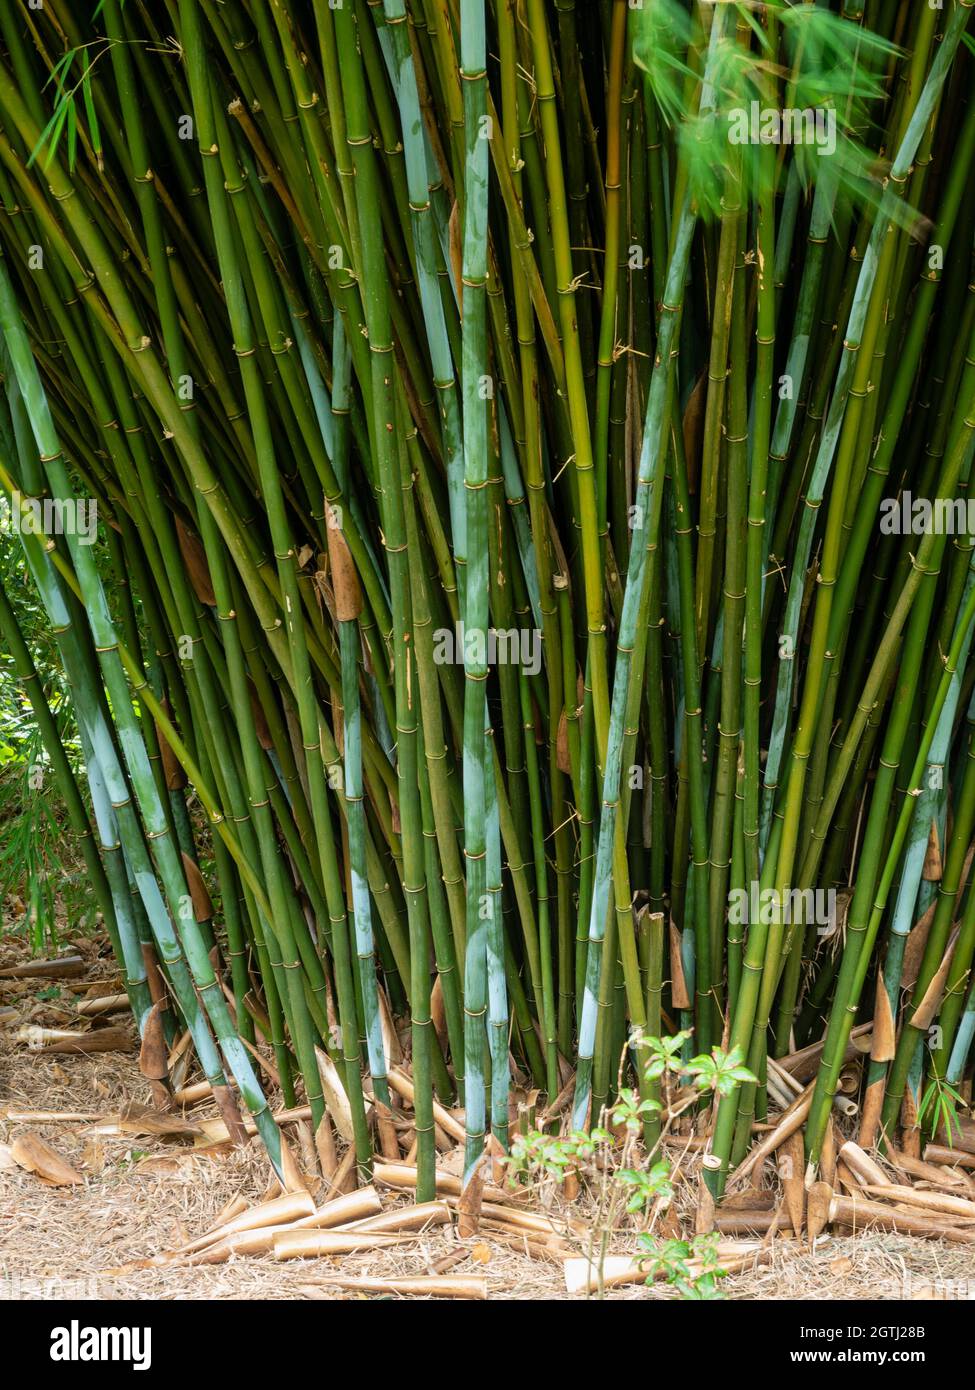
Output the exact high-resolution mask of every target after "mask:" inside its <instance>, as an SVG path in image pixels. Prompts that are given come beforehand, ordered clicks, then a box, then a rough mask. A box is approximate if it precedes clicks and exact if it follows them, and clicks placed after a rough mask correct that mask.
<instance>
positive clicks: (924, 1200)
mask: <svg viewBox="0 0 975 1390" xmlns="http://www.w3.org/2000/svg"><path fill="white" fill-rule="evenodd" d="M863 1190H864V1192H865V1193H866V1194H867V1196H868V1197H877V1198H883V1200H884V1201H885V1202H897V1203H903V1204H904V1206H905V1207H914V1208H917V1209H920V1210H925V1211H932V1212H941V1213H943V1214H944V1215H945V1216H957V1217H964V1218H966V1219H968V1220H972V1219H975V1201H972V1202H970V1201H966V1200H965V1198H964V1197H953V1196H952V1195H951V1194H950V1193H947V1192H925V1191H923V1190H922V1189H921V1188H918V1187H903V1186H901V1185H900V1184H899V1183H888V1184H886V1185H885V1186H882V1187H875V1186H873V1185H872V1184H870V1183H865V1184H864V1187H863Z"/></svg>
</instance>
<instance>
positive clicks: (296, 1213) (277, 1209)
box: [174, 1192, 315, 1255]
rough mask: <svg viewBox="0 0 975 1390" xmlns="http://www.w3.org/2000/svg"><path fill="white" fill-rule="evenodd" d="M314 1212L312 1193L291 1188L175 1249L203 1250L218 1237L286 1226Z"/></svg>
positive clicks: (183, 1250)
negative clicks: (290, 1190) (266, 1227)
mask: <svg viewBox="0 0 975 1390" xmlns="http://www.w3.org/2000/svg"><path fill="white" fill-rule="evenodd" d="M313 1215H315V1203H314V1201H313V1200H312V1198H311V1196H310V1195H309V1193H307V1192H303V1193H301V1192H288V1193H286V1194H285V1195H284V1196H282V1197H275V1198H274V1199H273V1200H272V1201H270V1202H261V1203H260V1204H259V1205H258V1206H256V1207H249V1208H248V1209H247V1211H243V1212H241V1213H240V1215H239V1216H235V1217H233V1218H232V1219H231V1220H230V1221H228V1222H227V1223H226V1224H225V1225H224V1226H220V1227H218V1228H217V1229H216V1230H213V1231H209V1232H207V1234H206V1235H203V1236H200V1237H199V1238H198V1239H196V1240H191V1241H190V1242H189V1243H188V1244H187V1245H183V1246H181V1247H180V1249H179V1250H178V1251H175V1252H174V1253H175V1254H177V1255H191V1254H193V1252H194V1251H196V1250H202V1249H203V1247H204V1246H205V1245H211V1244H212V1243H213V1242H214V1241H216V1240H222V1239H224V1238H225V1237H226V1236H232V1235H234V1234H236V1233H238V1232H241V1231H250V1230H257V1229H258V1228H262V1227H265V1226H275V1225H277V1226H284V1225H287V1224H289V1223H290V1222H292V1221H295V1220H298V1219H299V1218H301V1217H307V1216H313Z"/></svg>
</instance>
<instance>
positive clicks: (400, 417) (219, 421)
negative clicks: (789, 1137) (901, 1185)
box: [0, 0, 975, 1200]
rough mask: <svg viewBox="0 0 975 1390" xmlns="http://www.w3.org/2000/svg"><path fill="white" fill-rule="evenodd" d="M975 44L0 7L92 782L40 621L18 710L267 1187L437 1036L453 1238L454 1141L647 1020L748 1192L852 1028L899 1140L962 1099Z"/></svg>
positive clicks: (942, 16) (926, 14) (663, 5)
mask: <svg viewBox="0 0 975 1390" xmlns="http://www.w3.org/2000/svg"><path fill="white" fill-rule="evenodd" d="M970 10H971V6H970V5H969V4H965V3H962V2H961V0H944V3H943V4H937V5H929V4H927V3H920V0H842V4H840V3H838V0H832V3H824V4H817V3H810V2H809V0H806V2H804V3H795V4H788V3H784V2H783V0H770V3H767V4H762V3H741V4H738V3H703V2H701V3H699V2H698V0H694V2H693V3H684V0H642V3H634V2H633V0H554V3H547V2H546V0H229V3H218V0H157V3H153V4H148V3H143V0H124V3H123V0H102V3H101V4H98V5H97V6H96V5H95V3H94V0H92V2H91V4H90V5H84V4H78V3H75V0H43V3H37V4H35V3H34V0H29V3H28V2H27V0H16V3H13V0H11V3H8V4H5V5H3V6H2V7H0V247H2V260H0V329H2V364H0V366H2V378H3V387H4V389H3V392H2V394H0V402H2V404H0V482H2V484H3V491H4V495H5V497H6V499H7V503H8V509H7V514H6V515H7V520H6V524H5V527H4V530H3V533H2V537H0V544H3V545H4V546H18V547H21V548H22V567H21V568H22V574H23V583H24V584H30V585H32V586H35V587H36V591H37V593H38V594H39V596H40V599H41V601H42V603H43V606H44V610H45V613H46V615H47V618H48V620H49V624H50V627H51V630H52V631H53V633H54V635H55V637H56V641H57V647H58V652H59V657H60V661H61V663H62V665H63V669H64V672H65V675H66V678H67V681H68V683H69V685H70V689H71V693H72V704H73V710H74V714H75V717H76V721H77V727H78V737H79V738H80V741H81V746H82V749H83V752H84V775H83V776H82V775H81V774H80V773H78V771H77V769H74V770H73V767H72V764H71V763H69V761H68V759H67V757H66V756H65V754H64V751H63V749H62V748H61V745H60V743H59V741H58V725H57V724H56V722H55V720H54V719H53V718H52V716H51V712H50V710H49V709H48V706H47V704H46V702H45V693H44V690H43V687H42V683H41V682H40V681H39V680H38V679H37V673H36V670H35V667H34V662H33V657H32V653H31V650H30V643H29V641H27V640H26V639H25V636H24V634H23V633H22V632H21V629H20V626H19V625H18V618H17V611H18V601H17V592H16V589H17V586H16V585H13V586H9V587H10V592H7V593H3V592H2V591H0V647H2V650H3V651H4V652H5V653H6V654H7V657H6V665H5V667H4V669H5V671H8V672H13V673H15V674H16V677H17V678H18V679H19V680H21V681H22V682H23V683H24V690H25V692H26V693H27V695H28V697H29V699H30V700H31V702H32V704H33V707H34V709H35V712H36V717H37V720H38V722H39V727H40V729H41V732H42V734H43V736H44V738H45V741H46V744H47V758H48V767H49V772H50V775H51V777H52V778H53V779H56V782H57V787H58V790H59V792H60V794H61V796H62V799H63V802H64V805H65V815H66V824H68V825H69V827H70V830H71V831H72V833H73V834H74V835H75V836H76V837H77V842H78V846H79V853H81V854H83V855H84V858H85V863H86V866H87V870H88V874H89V877H90V882H91V887H92V891H93V893H94V895H95V896H96V898H97V902H98V905H99V908H100V910H101V913H102V915H103V918H104V921H105V924H106V927H107V929H108V931H109V933H110V935H111V938H112V942H113V945H114V948H115V951H116V953H117V955H118V959H119V961H120V963H121V965H122V968H123V970H124V974H125V979H126V987H127V991H128V994H129V997H130V999H131V1003H132V1009H133V1013H134V1015H135V1019H136V1021H137V1023H138V1025H139V1029H140V1032H141V1033H142V1034H143V1035H144V1036H145V1035H147V1034H154V1032H158V1030H160V1029H161V1030H162V1032H163V1035H164V1037H165V1039H166V1040H167V1042H169V1043H170V1044H174V1043H175V1042H176V1040H177V1039H180V1038H181V1037H182V1036H183V1035H184V1033H186V1032H188V1034H189V1037H190V1039H191V1041H192V1047H193V1050H194V1052H195V1056H196V1060H197V1063H198V1066H199V1068H200V1070H201V1073H202V1075H203V1076H204V1077H205V1079H206V1080H207V1081H208V1082H209V1083H210V1085H211V1086H212V1088H213V1092H214V1095H215V1096H216V1097H217V1098H218V1100H219V1103H220V1104H221V1107H222V1109H223V1113H224V1114H225V1115H226V1116H227V1117H228V1122H229V1123H231V1124H232V1125H234V1124H236V1123H237V1121H236V1119H235V1116H236V1115H237V1106H238V1103H242V1104H243V1105H244V1106H245V1107H246V1108H247V1109H248V1110H249V1111H250V1113H251V1114H252V1116H253V1118H254V1120H255V1123H256V1125H257V1127H258V1129H259V1131H260V1133H261V1134H262V1136H263V1138H264V1140H265V1143H266V1144H267V1147H268V1150H269V1152H270V1155H271V1158H272V1161H273V1162H274V1163H275V1164H276V1165H278V1166H280V1164H281V1162H282V1158H281V1138H280V1133H279V1130H278V1128H277V1126H276V1124H275V1123H274V1121H273V1119H272V1117H271V1111H270V1108H269V1102H268V1096H269V1095H270V1093H271V1091H272V1090H273V1091H274V1092H275V1095H276V1096H277V1097H278V1098H280V1099H281V1100H283V1103H284V1104H285V1105H295V1104H296V1103H298V1102H302V1103H304V1104H306V1105H308V1106H310V1110H311V1116H312V1122H313V1125H315V1126H316V1127H317V1126H319V1125H321V1124H325V1125H328V1124H329V1123H330V1122H329V1119H328V1118H327V1113H326V1112H327V1109H328V1093H329V1086H330V1085H331V1084H332V1083H331V1082H330V1081H329V1080H328V1077H329V1076H335V1075H338V1077H339V1078H340V1082H341V1085H342V1086H343V1087H344V1090H345V1093H346V1097H347V1104H348V1109H349V1112H350V1114H351V1125H352V1130H351V1134H350V1135H349V1136H348V1137H349V1138H350V1141H351V1143H352V1144H353V1145H354V1149H355V1154H356V1159H357V1161H358V1163H359V1165H360V1167H361V1168H363V1169H365V1168H367V1167H368V1165H369V1163H370V1159H371V1154H372V1152H373V1150H374V1148H377V1149H379V1148H382V1146H383V1145H384V1144H386V1143H387V1142H388V1135H384V1132H383V1123H384V1122H383V1116H384V1115H386V1116H388V1114H389V1111H388V1107H389V1106H390V1104H391V1103H392V1102H391V1092H390V1078H389V1074H388V1065H389V1047H390V1039H391V1034H392V1030H393V1029H394V1027H396V1026H399V1028H400V1032H401V1034H402V1033H403V1032H404V1027H407V1026H408V1040H407V1046H406V1052H407V1056H408V1068H409V1076H410V1102H411V1106H412V1121H413V1124H414V1127H415V1151H416V1160H417V1164H418V1168H419V1174H420V1178H419V1194H420V1200H424V1198H425V1197H427V1196H430V1195H432V1192H433V1175H434V1162H435V1140H436V1131H435V1123H434V1113H435V1103H436V1102H439V1103H440V1104H441V1105H443V1106H448V1107H450V1106H454V1107H462V1108H463V1111H464V1125H465V1131H466V1162H467V1165H468V1168H469V1169H472V1167H473V1165H474V1164H475V1163H476V1162H477V1161H478V1159H479V1157H480V1155H481V1153H482V1151H483V1147H484V1144H485V1141H486V1137H487V1136H488V1135H489V1134H493V1136H494V1137H495V1139H496V1140H497V1141H498V1142H499V1143H500V1145H501V1146H502V1147H504V1146H506V1144H507V1142H508V1131H509V1125H510V1124H512V1123H515V1122H517V1118H518V1115H519V1100H520V1099H522V1098H523V1097H524V1096H525V1095H528V1094H530V1093H531V1092H533V1091H534V1092H538V1093H539V1094H540V1095H542V1096H543V1097H544V1098H545V1100H546V1102H547V1105H548V1107H549V1111H550V1114H552V1115H555V1116H558V1115H559V1114H561V1115H562V1118H563V1122H564V1123H567V1124H571V1125H573V1126H574V1127H577V1128H578V1127H585V1126H587V1125H588V1124H589V1123H592V1122H595V1119H596V1118H597V1117H598V1115H599V1113H600V1111H601V1108H602V1107H603V1106H604V1105H605V1104H606V1103H607V1100H608V1099H609V1098H611V1097H612V1095H613V1094H614V1093H615V1090H616V1088H617V1087H618V1085H619V1084H620V1083H621V1081H622V1082H623V1084H639V1086H640V1088H641V1090H642V1091H643V1093H644V1094H645V1095H646V1096H648V1097H650V1098H652V1096H653V1086H654V1083H653V1081H652V1080H647V1078H646V1077H645V1075H643V1072H642V1069H641V1068H640V1067H639V1066H638V1053H637V1051H636V1049H635V1048H633V1047H630V1046H628V1043H629V1042H630V1040H631V1039H632V1037H633V1035H634V1034H635V1033H637V1034H638V1033H648V1034H652V1035H661V1034H664V1033H675V1032H677V1031H678V1029H680V1028H687V1029H692V1030H693V1033H692V1038H691V1041H690V1042H689V1043H688V1047H689V1048H692V1049H693V1050H694V1051H695V1052H697V1053H700V1052H707V1051H709V1050H710V1049H712V1048H714V1047H716V1046H720V1047H722V1048H724V1049H725V1050H726V1051H730V1050H731V1049H732V1048H738V1049H740V1053H741V1056H742V1058H743V1059H744V1060H745V1061H746V1062H747V1065H748V1067H749V1068H750V1070H751V1071H752V1072H753V1073H754V1076H756V1077H757V1078H758V1083H757V1084H755V1083H754V1082H745V1083H743V1084H740V1085H739V1086H737V1087H736V1089H735V1091H734V1093H733V1094H731V1095H729V1096H727V1097H725V1098H723V1099H721V1100H720V1101H719V1102H718V1103H717V1106H716V1110H715V1112H714V1114H713V1115H712V1116H710V1117H709V1118H708V1121H707V1123H708V1133H709V1135H710V1138H709V1149H710V1154H711V1157H710V1159H709V1160H708V1161H709V1163H710V1165H711V1166H710V1167H709V1169H708V1172H709V1175H710V1181H711V1182H713V1184H714V1189H715V1192H720V1190H721V1187H722V1185H723V1182H724V1177H725V1174H726V1173H727V1171H728V1168H729V1165H730V1164H734V1163H737V1162H738V1161H739V1160H740V1159H741V1157H742V1155H743V1154H744V1153H745V1151H746V1149H747V1147H748V1145H749V1143H750V1137H751V1133H752V1123H753V1121H756V1120H762V1119H763V1118H764V1117H765V1115H766V1114H767V1108H768V1106H769V1103H770V1098H769V1093H768V1089H767V1086H766V1076H767V1059H768V1058H770V1057H771V1058H777V1057H781V1056H783V1055H785V1054H787V1053H789V1052H790V1050H793V1049H795V1048H800V1047H803V1046H806V1045H809V1044H813V1043H817V1042H819V1041H821V1040H824V1046H823V1054H822V1061H821V1065H820V1068H819V1072H818V1077H817V1081H816V1086H815V1092H814V1095H813V1099H812V1104H811V1107H810V1109H809V1114H808V1119H807V1121H806V1127H805V1142H806V1155H807V1160H808V1161H809V1162H810V1163H811V1164H815V1163H816V1161H817V1159H818V1157H819V1153H820V1149H821V1146H822V1143H823V1140H824V1135H825V1134H826V1130H827V1124H828V1121H829V1119H830V1112H831V1107H832V1104H833V1101H834V1095H835V1092H836V1089H837V1085H838V1083H839V1079H840V1072H841V1068H842V1066H843V1064H844V1061H845V1060H846V1059H847V1057H848V1055H849V1049H850V1047H851V1031H852V1030H853V1028H854V1027H855V1026H856V1025H859V1024H868V1023H870V1024H872V1030H871V1031H870V1034H869V1036H870V1039H871V1043H870V1057H869V1061H868V1063H867V1064H866V1067H865V1074H866V1079H865V1085H864V1089H863V1093H862V1096H861V1111H860V1135H859V1137H860V1141H861V1143H867V1144H868V1145H869V1144H872V1143H875V1142H877V1141H878V1140H882V1139H883V1138H884V1137H890V1136H892V1135H893V1134H894V1132H895V1131H896V1130H897V1129H898V1127H899V1126H901V1125H905V1126H906V1127H907V1128H908V1129H911V1128H912V1127H914V1126H916V1124H917V1120H918V1111H919V1109H922V1110H923V1108H924V1103H925V1097H926V1096H928V1095H929V1093H930V1091H931V1088H932V1087H934V1090H935V1093H936V1094H938V1095H943V1094H951V1093H953V1091H957V1092H958V1093H959V1094H961V1095H965V1094H967V1091H966V1090H965V1088H966V1085H967V1084H968V1077H969V1075H970V1069H971V1052H972V1040H973V1035H975V990H973V988H972V987H971V984H970V978H971V965H972V957H973V953H975V892H972V891H967V892H966V886H967V882H968V878H969V870H970V862H971V853H970V848H971V845H972V843H973V840H975V741H973V740H975V662H970V661H969V657H970V654H971V652H970V647H971V640H972V623H973V618H975V552H973V541H972V537H971V534H970V533H969V530H968V527H967V524H964V523H963V524H961V525H959V526H958V527H956V528H946V527H944V526H942V527H937V526H933V525H932V526H927V527H923V526H922V527H912V526H911V525H901V524H894V522H896V521H897V519H898V518H901V519H903V518H904V517H908V518H910V517H913V516H914V515H915V510H914V507H915V503H912V502H911V500H910V499H912V498H913V499H922V501H923V500H925V499H926V500H927V504H928V508H929V512H933V513H934V514H936V515H941V516H942V517H944V516H946V515H947V516H955V515H956V513H957V509H958V507H959V506H961V511H962V513H964V514H965V515H967V511H966V507H967V499H968V497H969V495H970V489H971V488H972V487H973V486H975V480H973V479H972V476H971V475H972V469H971V465H972V457H973V443H972V439H973V431H975V286H973V283H972V269H973V263H972V250H973V244H975V180H973V179H972V178H971V175H970V171H971V168H972V159H973V152H975V103H973V102H972V100H971V96H970V93H971V89H972V79H973V55H972V51H971V50H972V45H971V40H970V38H969V36H968V34H967V33H966V28H967V27H968V26H969V16H970ZM814 110H815V111H816V112H818V115H819V117H824V120H823V121H822V123H821V125H817V126H816V127H815V133H816V135H817V139H818V137H819V136H820V135H821V136H822V137H823V138H822V140H821V141H818V143H811V142H810V140H809V139H808V138H807V139H806V141H805V143H803V142H802V141H801V140H799V139H792V140H791V141H790V140H787V139H783V138H779V139H776V138H774V137H772V138H768V139H762V138H760V137H758V136H756V135H755V133H754V131H752V132H751V133H750V135H749V136H748V138H746V139H744V140H741V139H738V140H736V139H732V138H731V137H730V135H729V131H730V130H731V128H732V120H733V119H738V117H739V116H746V117H747V118H748V119H751V118H752V115H751V113H753V112H759V113H761V112H768V111H771V112H773V113H779V112H781V113H788V112H796V111H798V112H799V113H800V115H801V114H802V113H803V112H807V113H809V114H812V112H813V111H814ZM781 129H784V126H781V127H780V130H781ZM810 129H811V127H810V126H809V125H808V124H807V125H806V131H807V137H808V134H809V131H810ZM793 134H795V129H794V130H793ZM79 499H93V500H94V501H95V502H96V503H97V512H98V519H99V527H98V543H97V545H94V546H89V545H86V544H85V543H84V542H85V539H86V538H85V537H83V536H81V535H79V534H78V533H77V531H76V530H75V531H73V530H72V528H71V527H70V526H68V525H62V526H58V527H52V528H44V527H42V526H38V525H33V524H31V519H32V518H34V519H35V520H36V517H37V515H38V508H40V507H41V506H42V504H43V503H45V502H48V503H51V502H54V503H57V504H59V506H61V504H63V507H62V509H61V510H59V511H58V512H57V513H56V514H57V515H58V516H59V517H61V518H62V519H63V517H64V516H65V515H68V513H67V512H66V511H65V510H64V509H66V508H67V507H68V506H69V505H70V504H71V503H72V502H77V501H78V500H79ZM922 510H923V509H922ZM885 518H886V522H885ZM887 522H889V523H890V524H887ZM201 864H202V865H203V866H204V868H203V869H201ZM740 900H747V901H748V902H749V903H752V904H754V903H755V902H758V903H759V904H765V903H766V902H768V903H770V904H771V906H770V909H769V910H765V909H764V907H763V906H760V907H759V910H757V911H755V910H751V911H749V912H747V913H741V912H739V911H736V910H735V908H734V904H735V903H736V902H739V901H740ZM824 902H828V903H830V904H832V906H831V907H830V908H829V910H828V911H826V912H821V911H820V910H819V904H821V903H824ZM862 1031H863V1030H862V1029H861V1032H862ZM688 1055H690V1053H688ZM323 1077H324V1079H325V1085H324V1087H323ZM156 1079H157V1080H161V1081H162V1083H163V1084H165V1077H163V1078H156ZM397 1103H399V1102H397ZM556 1122H557V1121H556ZM656 1123H657V1122H656V1121H655V1120H654V1118H653V1116H652V1115H650V1116H649V1118H648V1119H647V1138H648V1140H652V1138H653V1136H654V1128H655V1124H656ZM394 1144H395V1141H394ZM396 1152H398V1151H396V1150H395V1148H394V1153H396Z"/></svg>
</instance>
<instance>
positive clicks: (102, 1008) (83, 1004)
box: [72, 994, 129, 1014]
mask: <svg viewBox="0 0 975 1390" xmlns="http://www.w3.org/2000/svg"><path fill="white" fill-rule="evenodd" d="M128 1007H129V996H128V995H127V994H101V995H99V996H98V997H97V998H95V999H79V1000H78V1002H77V1003H75V1004H73V1005H72V1008H73V1009H74V1011H75V1013H77V1014H107V1013H115V1012H116V1011H118V1010H119V1009H127V1008H128Z"/></svg>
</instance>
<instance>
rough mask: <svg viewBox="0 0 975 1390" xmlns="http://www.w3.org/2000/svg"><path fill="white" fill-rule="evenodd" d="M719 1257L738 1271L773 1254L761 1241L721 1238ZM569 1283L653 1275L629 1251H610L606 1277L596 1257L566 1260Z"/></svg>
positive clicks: (630, 1280)
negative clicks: (619, 1252)
mask: <svg viewBox="0 0 975 1390" xmlns="http://www.w3.org/2000/svg"><path fill="white" fill-rule="evenodd" d="M715 1258H716V1259H717V1260H718V1261H719V1262H720V1264H721V1267H722V1269H725V1270H727V1272H728V1273H729V1274H737V1273H738V1272H739V1271H740V1270H742V1269H744V1268H745V1267H746V1266H747V1265H749V1264H751V1263H756V1264H761V1263H763V1262H764V1261H765V1260H767V1259H769V1258H771V1255H770V1252H769V1251H768V1250H764V1249H763V1248H762V1245H761V1244H760V1242H759V1241H757V1240H756V1241H740V1240H739V1241H734V1240H733V1241H719V1242H718V1245H717V1248H716V1251H715ZM687 1263H688V1269H689V1270H690V1271H691V1273H692V1274H693V1273H694V1272H695V1271H699V1270H700V1268H701V1262H700V1261H699V1260H693V1259H692V1260H689V1261H688V1262H687ZM564 1273H565V1287H566V1292H567V1293H594V1292H596V1290H598V1289H599V1287H600V1284H602V1287H603V1288H619V1287H620V1286H622V1285H624V1284H645V1283H646V1282H647V1280H648V1278H649V1277H650V1276H649V1275H648V1272H647V1270H646V1268H644V1267H641V1265H640V1263H639V1262H638V1261H637V1260H634V1259H631V1258H630V1257H629V1256H627V1255H607V1257H606V1259H605V1260H604V1261H603V1264H602V1278H600V1268H599V1265H598V1263H597V1262H596V1261H594V1260H589V1259H585V1258H582V1259H570V1260H566V1261H565V1265H564ZM653 1277H654V1279H660V1278H662V1277H663V1272H662V1271H659V1270H658V1271H657V1272H656V1273H655V1274H654V1276H653Z"/></svg>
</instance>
